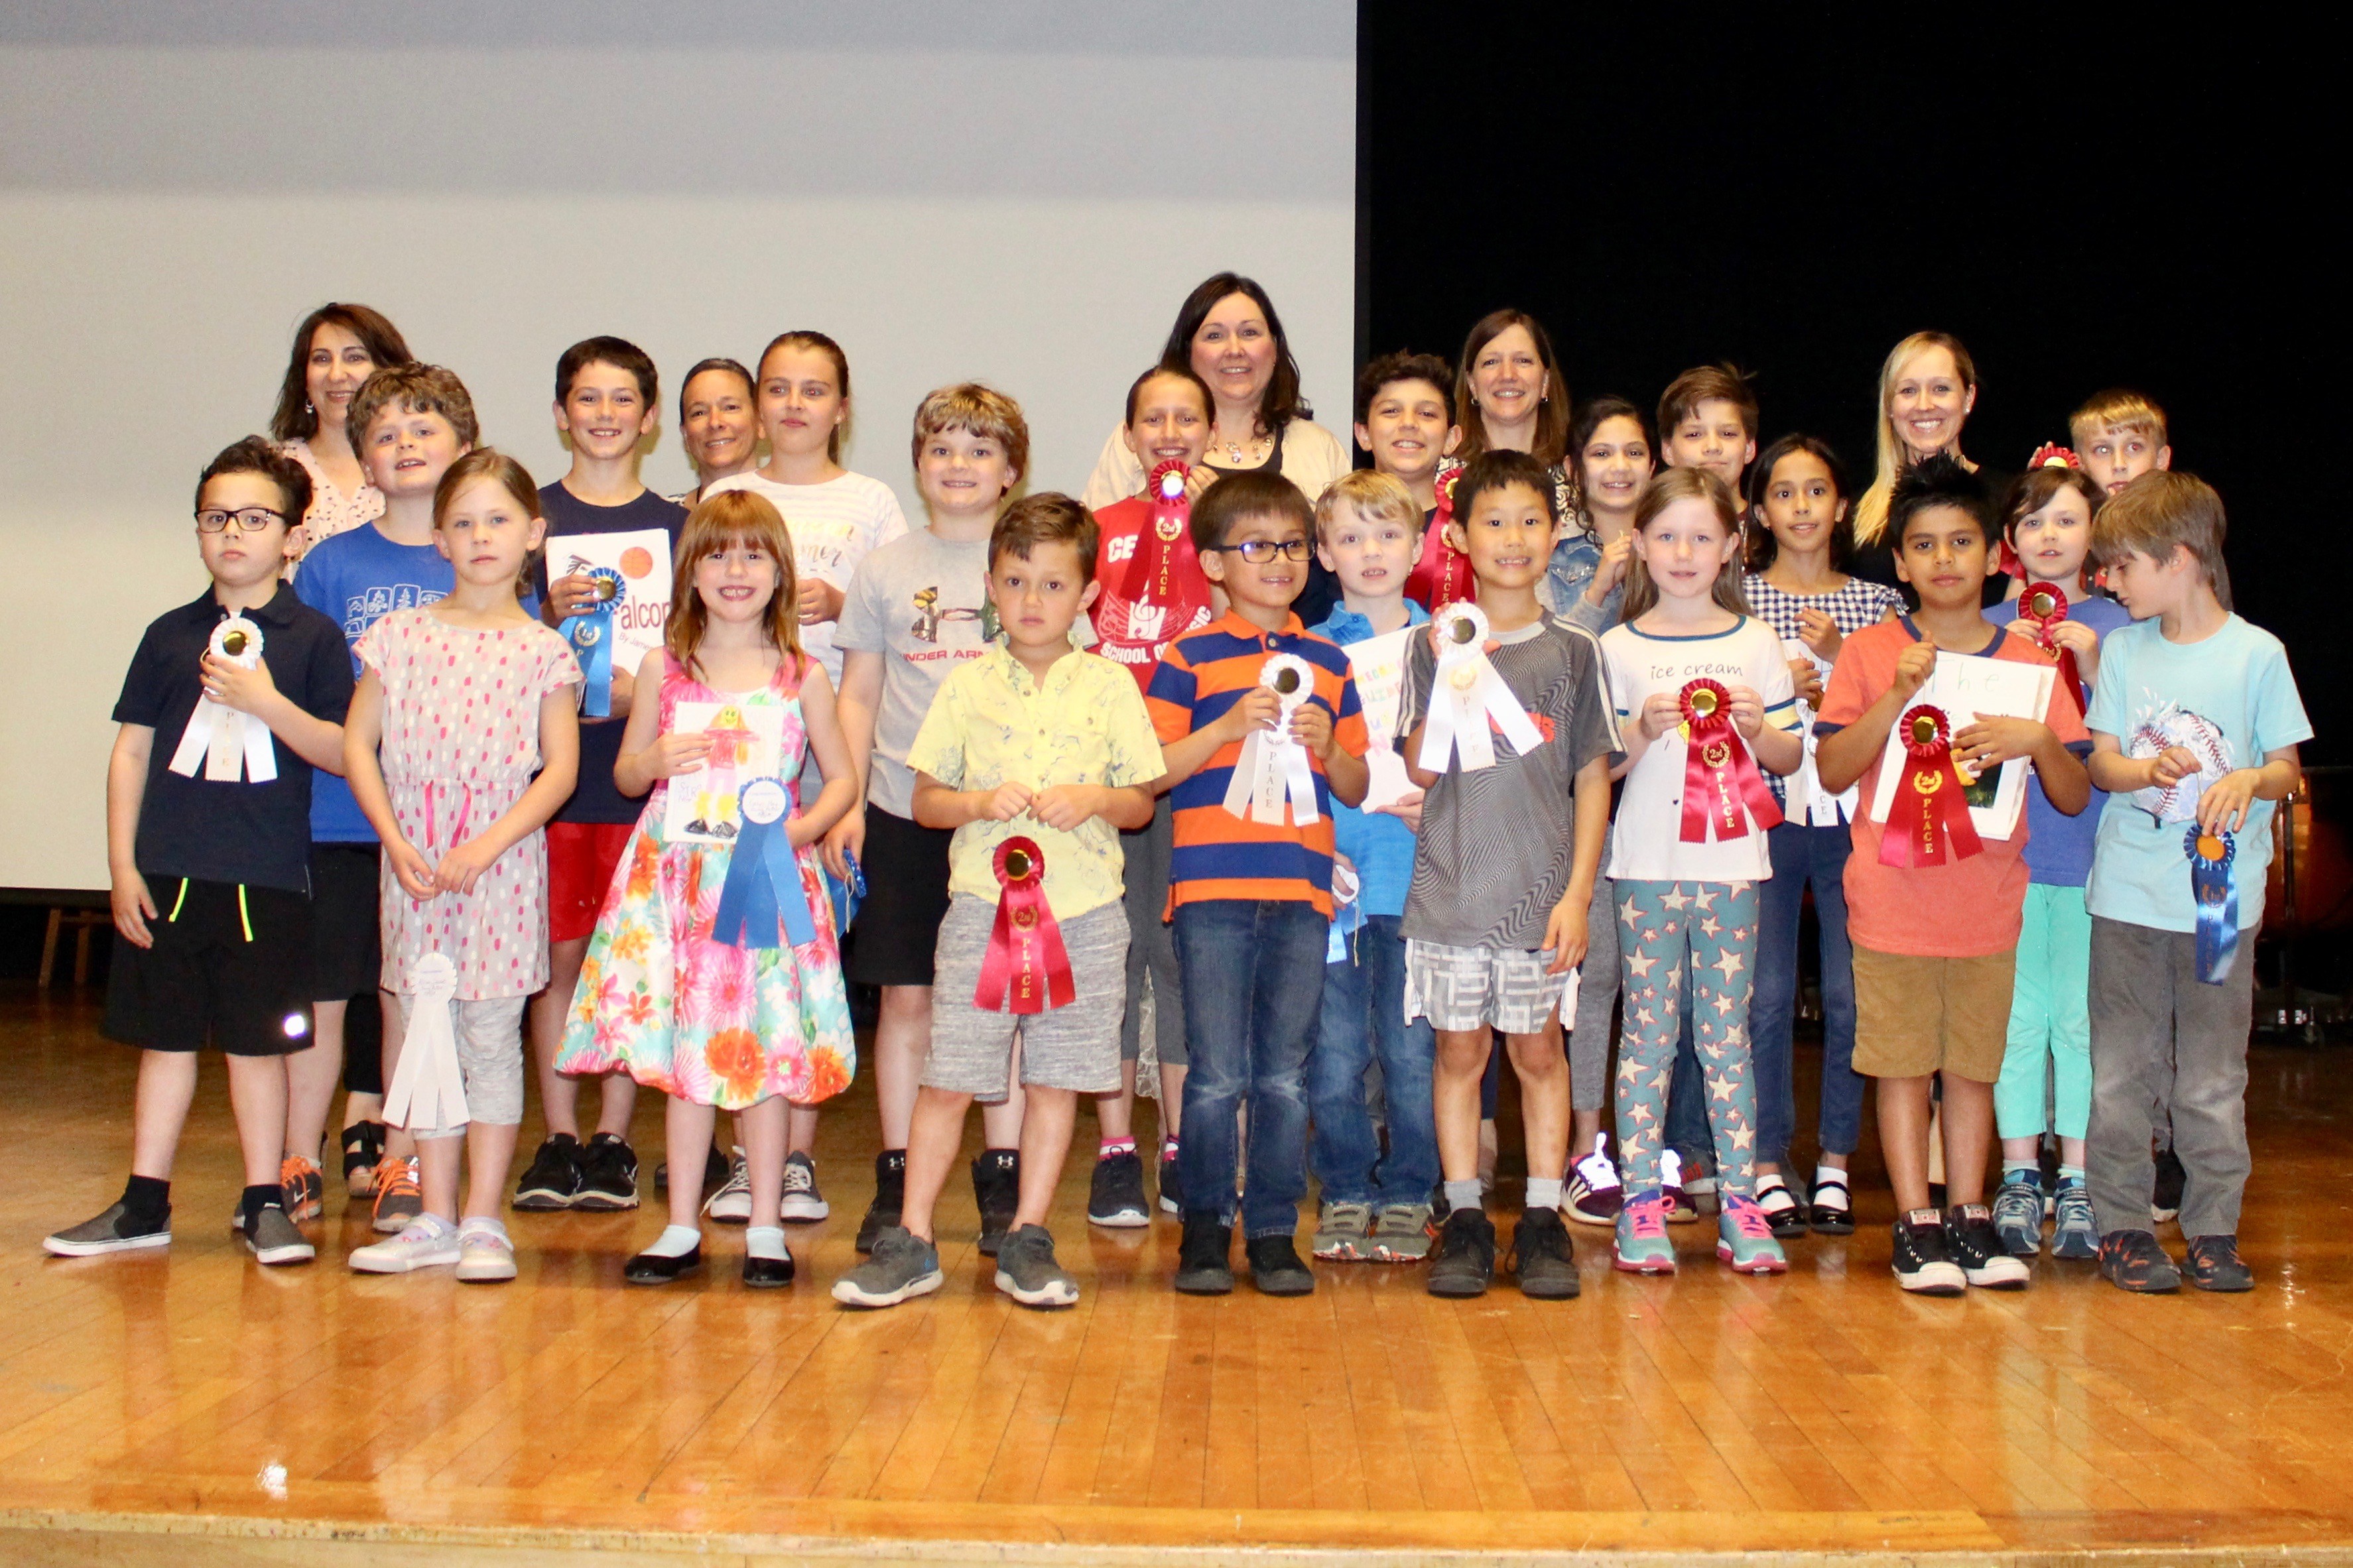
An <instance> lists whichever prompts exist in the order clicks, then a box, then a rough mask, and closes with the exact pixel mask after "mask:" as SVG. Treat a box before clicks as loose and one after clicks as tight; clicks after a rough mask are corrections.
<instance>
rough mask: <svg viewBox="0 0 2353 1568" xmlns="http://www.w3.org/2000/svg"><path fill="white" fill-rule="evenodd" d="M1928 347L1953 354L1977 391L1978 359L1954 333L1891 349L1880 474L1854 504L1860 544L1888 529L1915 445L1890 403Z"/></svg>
mask: <svg viewBox="0 0 2353 1568" xmlns="http://www.w3.org/2000/svg"><path fill="white" fill-rule="evenodd" d="M1926 349H1942V350H1944V351H1945V352H1946V353H1948V354H1951V355H1952V356H1953V370H1954V372H1955V373H1956V374H1958V375H1959V376H1960V378H1961V385H1962V387H1963V388H1964V389H1966V390H1968V391H1970V392H1975V391H1976V390H1977V385H1978V365H1977V361H1975V360H1973V359H1971V358H1969V351H1968V350H1967V349H1965V348H1963V347H1962V346H1961V340H1960V339H1958V338H1957V337H1955V336H1953V334H1952V333H1950V332H1915V333H1913V334H1912V335H1911V336H1910V337H1908V338H1905V340H1904V341H1903V342H1900V343H1897V344H1896V345H1895V346H1894V348H1892V349H1890V350H1888V351H1887V358H1886V360H1885V362H1884V363H1882V364H1881V365H1880V367H1879V413H1878V426H1877V437H1878V438H1877V442H1876V445H1877V447H1878V449H1879V473H1878V475H1877V477H1876V478H1874V479H1873V480H1872V481H1871V488H1870V489H1866V490H1864V491H1863V492H1862V496H1861V497H1860V498H1859V499H1857V500H1856V501H1855V503H1854V542H1855V543H1857V544H1859V545H1860V544H1876V543H1878V542H1879V536H1880V535H1881V534H1882V533H1883V532H1885V531H1886V529H1887V498H1888V496H1889V494H1890V493H1891V492H1892V491H1893V490H1894V489H1895V479H1896V476H1897V475H1899V474H1901V473H1902V472H1903V471H1904V470H1905V468H1906V467H1908V466H1909V465H1910V463H1911V460H1912V459H1911V457H1910V455H1909V454H1910V452H1911V448H1910V447H1906V446H1905V445H1904V443H1903V442H1902V441H1901V440H1899V439H1898V438H1897V437H1896V435H1895V421H1894V418H1893V417H1892V416H1890V415H1889V414H1888V412H1887V403H1888V399H1889V398H1890V397H1891V396H1893V395H1894V391H1895V378H1896V377H1897V376H1898V375H1901V374H1903V372H1904V367H1905V365H1906V364H1908V363H1911V361H1912V359H1913V357H1914V356H1915V355H1916V354H1918V353H1921V352H1922V351H1924V350H1926Z"/></svg>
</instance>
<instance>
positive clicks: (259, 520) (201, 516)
mask: <svg viewBox="0 0 2353 1568" xmlns="http://www.w3.org/2000/svg"><path fill="white" fill-rule="evenodd" d="M232 518H233V519H235V520H236V521H237V527H239V528H241V529H243V530H245V531H246V532H248V533H259V532H260V531H262V530H263V529H265V528H268V527H269V525H270V524H271V523H273V522H284V521H286V514H285V513H284V512H282V511H272V510H269V508H268V507H266V506H249V507H247V508H246V509H245V510H242V511H219V510H211V511H200V512H198V513H196V531H197V532H198V533H218V532H220V531H222V530H223V529H225V528H227V526H228V525H229V521H230V520H231V519H232Z"/></svg>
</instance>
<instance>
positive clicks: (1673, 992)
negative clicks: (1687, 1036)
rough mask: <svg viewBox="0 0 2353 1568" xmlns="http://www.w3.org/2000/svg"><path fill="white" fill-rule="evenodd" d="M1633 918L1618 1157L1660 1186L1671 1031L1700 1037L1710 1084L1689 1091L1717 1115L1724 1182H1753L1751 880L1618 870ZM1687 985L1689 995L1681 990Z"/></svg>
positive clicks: (1738, 1188) (1632, 1186)
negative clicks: (1686, 878) (1677, 878)
mask: <svg viewBox="0 0 2353 1568" xmlns="http://www.w3.org/2000/svg"><path fill="white" fill-rule="evenodd" d="M1610 887H1611V889H1612V890H1613V891H1614V892H1615V893H1616V895H1617V900H1618V909H1619V911H1620V917H1621V918H1622V919H1623V920H1624V921H1625V929H1624V931H1622V932H1621V933H1620V944H1619V952H1620V958H1619V961H1618V967H1619V986H1620V1006H1621V1010H1622V1011H1623V1013H1624V1016H1625V1024H1624V1033H1623V1034H1622V1035H1621V1036H1620V1039H1619V1044H1618V1169H1619V1172H1620V1174H1621V1176H1622V1177H1623V1179H1624V1181H1625V1184H1626V1190H1627V1192H1629V1193H1643V1192H1655V1191H1656V1190H1657V1189H1658V1186H1659V1184H1660V1175H1659V1150H1660V1142H1661V1133H1662V1124H1667V1125H1671V1123H1669V1121H1668V1117H1669V1115H1670V1106H1671V1105H1672V1102H1673V1101H1674V1100H1682V1099H1683V1098H1685V1097H1684V1096H1683V1095H1682V1094H1681V1093H1680V1092H1675V1091H1671V1090H1670V1088H1669V1085H1670V1081H1671V1079H1672V1078H1673V1073H1674V1069H1673V1062H1674V1056H1675V1040H1676V1037H1677V1036H1678V1035H1679V1034H1680V1033H1681V1031H1682V1028H1683V1024H1684V1022H1685V1020H1689V1022H1690V1024H1691V1026H1692V1030H1693V1034H1694V1037H1695V1038H1696V1041H1697V1045H1698V1050H1699V1056H1700V1063H1701V1083H1702V1085H1703V1086H1704V1088H1703V1090H1702V1091H1695V1092H1694V1093H1692V1094H1691V1095H1690V1096H1689V1097H1688V1098H1689V1100H1690V1102H1691V1105H1692V1109H1693V1110H1696V1111H1698V1112H1699V1119H1700V1122H1701V1125H1702V1126H1703V1127H1708V1126H1710V1125H1711V1124H1712V1126H1713V1131H1714V1138H1713V1144H1714V1149H1715V1171H1716V1178H1717V1181H1718V1183H1719V1184H1720V1187H1721V1190H1722V1191H1723V1192H1725V1194H1739V1195H1741V1196H1743V1197H1746V1196H1747V1195H1748V1194H1750V1193H1751V1192H1752V1191H1753V1190H1754V1187H1755V1181H1754V1177H1753V1173H1752V1168H1751V1161H1752V1159H1753V1157H1754V1154H1755V1151H1756V1127H1755V1118H1756V1110H1757V1098H1756V1080H1755V1075H1754V1074H1753V1073H1752V1072H1751V1071H1750V1067H1749V1058H1748V994H1749V972H1750V968H1751V964H1750V962H1749V961H1750V960H1752V959H1753V958H1754V957H1755V955H1756V951H1757V925H1756V921H1757V884H1756V883H1754V882H1729V883H1726V882H1644V881H1633V880H1622V881H1615V882H1612V883H1611V884H1610ZM1686 994H1688V996H1689V998H1690V1002H1689V1005H1685V1003H1684V1000H1683V998H1684V997H1685V995H1686Z"/></svg>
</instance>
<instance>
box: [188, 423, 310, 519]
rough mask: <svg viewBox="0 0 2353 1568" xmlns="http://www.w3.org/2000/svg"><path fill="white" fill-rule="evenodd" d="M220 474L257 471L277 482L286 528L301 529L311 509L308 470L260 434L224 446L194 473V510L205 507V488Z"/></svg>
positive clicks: (274, 482) (252, 472) (264, 477)
mask: <svg viewBox="0 0 2353 1568" xmlns="http://www.w3.org/2000/svg"><path fill="white" fill-rule="evenodd" d="M222 474H259V475H260V476H261V477H262V478H263V479H268V480H269V482H270V483H271V484H273V485H276V486H277V487H278V494H279V498H280V500H281V501H282V502H283V503H284V506H285V511H286V526H287V527H289V528H300V527H301V525H302V514H303V513H304V512H306V511H308V510H311V470H310V469H308V468H304V467H303V466H302V465H301V464H300V463H298V462H296V461H295V460H294V459H293V458H290V457H288V456H287V455H286V454H285V453H283V452H281V451H280V450H279V449H278V447H276V446H274V445H272V444H271V443H270V442H269V441H268V440H266V439H264V438H263V437H259V436H248V437H246V438H245V439H244V440H242V441H236V442H232V443H230V444H229V445H228V446H226V447H222V448H221V449H220V451H219V452H217V453H216V454H215V455H214V458H213V460H212V461H211V462H209V463H206V465H205V471H204V472H203V473H201V474H198V475H197V476H196V502H195V504H196V507H197V510H203V508H204V504H205V487H206V485H208V484H210V483H212V482H213V480H214V479H217V478H218V477H219V476H221V475H222Z"/></svg>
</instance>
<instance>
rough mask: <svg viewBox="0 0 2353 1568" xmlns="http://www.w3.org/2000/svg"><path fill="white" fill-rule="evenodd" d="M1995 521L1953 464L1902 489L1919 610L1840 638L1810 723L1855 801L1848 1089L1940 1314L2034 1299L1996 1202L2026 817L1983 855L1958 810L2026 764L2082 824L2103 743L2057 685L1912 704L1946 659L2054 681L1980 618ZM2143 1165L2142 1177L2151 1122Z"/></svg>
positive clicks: (1922, 468) (1923, 1287)
mask: <svg viewBox="0 0 2353 1568" xmlns="http://www.w3.org/2000/svg"><path fill="white" fill-rule="evenodd" d="M1991 510H1992V507H1991V505H1990V503H1989V500H1987V497H1986V494H1985V489H1984V487H1983V486H1982V485H1981V484H1980V483H1979V482H1978V479H1977V477H1976V476H1975V475H1974V474H1972V473H1970V472H1969V470H1968V469H1967V468H1962V467H1961V465H1960V464H1959V462H1958V461H1957V460H1956V459H1954V458H1949V457H1937V458H1928V459H1927V460H1926V461H1923V462H1920V463H1916V464H1915V465H1913V466H1912V467H1911V468H1906V469H1905V471H1904V473H1903V475H1902V477H1901V478H1900V479H1897V481H1896V483H1895V488H1894V491H1893V492H1892V495H1891V499H1890V501H1889V506H1888V513H1887V529H1886V533H1887V538H1888V540H1889V542H1890V543H1891V545H1892V547H1893V549H1894V560H1895V570H1896V572H1897V574H1899V575H1900V576H1901V577H1902V578H1903V580H1904V581H1905V583H1906V584H1909V585H1910V586H1911V588H1912V590H1913V592H1914V593H1915V594H1917V595H1919V600H1920V607H1919V609H1918V610H1916V611H1915V612H1914V613H1913V614H1912V615H1911V616H1908V617H1902V618H1898V619H1896V620H1892V621H1882V622H1880V623H1879V624H1878V625H1876V626H1865V627H1864V628H1863V629H1862V630H1861V631H1859V632H1853V633H1850V634H1849V635H1848V636H1847V637H1846V639H1845V642H1844V645H1843V646H1842V647H1840V649H1839V657H1838V663H1837V664H1836V666H1835V667H1834V668H1832V669H1831V679H1830V685H1829V687H1828V689H1826V690H1825V691H1824V693H1823V696H1822V704H1821V711H1820V713H1819V714H1818V715H1817V716H1816V717H1815V720H1814V734H1815V736H1816V737H1817V744H1816V750H1815V754H1814V771H1815V773H1816V776H1817V777H1819V778H1820V781H1821V787H1822V788H1824V789H1826V790H1831V791H1834V792H1835V791H1842V790H1844V789H1846V788H1847V787H1848V786H1849V785H1852V784H1857V783H1858V782H1859V783H1860V784H1861V785H1862V794H1861V795H1860V797H1859V798H1860V802H1861V806H1862V809H1861V810H1859V811H1857V812H1855V813H1854V814H1853V833H1854V848H1853V852H1852V854H1851V855H1849V856H1848V858H1847V863H1846V907H1847V932H1848V934H1849V936H1850V937H1851V938H1852V942H1853V945H1854V1008H1855V1028H1854V1070H1855V1071H1857V1072H1859V1073H1862V1074H1865V1075H1867V1076H1869V1077H1872V1078H1875V1079H1878V1080H1879V1085H1878V1090H1877V1101H1878V1110H1879V1142H1880V1148H1881V1150H1882V1152H1883V1153H1884V1154H1885V1156H1886V1160H1887V1173H1888V1179H1889V1181H1890V1183H1891V1184H1893V1185H1894V1188H1895V1204H1896V1208H1897V1215H1896V1220H1895V1226H1894V1258H1893V1260H1892V1262H1893V1267H1894V1271H1895V1278H1896V1281H1897V1283H1899V1284H1900V1285H1902V1286H1903V1288H1904V1289H1906V1290H1913V1291H1918V1292H1921V1293H1924V1294H1928V1295H1940V1296H1954V1295H1959V1294H1962V1293H1963V1292H1964V1291H1965V1290H1966V1289H1967V1288H1968V1286H1971V1285H1978V1286H1985V1287H1992V1288H1997V1289H2019V1288H2021V1287H2023V1286H2024V1285H2025V1284H2026V1282H2027V1270H2026V1266H2025V1265H2024V1264H2023V1263H2021V1262H2020V1261H2019V1260H2018V1259H2017V1258H2012V1257H2010V1255H2009V1254H2008V1253H2006V1252H2004V1251H2003V1250H2002V1248H2001V1244H2000V1239H1999V1238H1998V1237H1996V1236H1995V1234H1994V1228H1993V1214H1992V1211H1991V1210H1989V1208H1988V1207H1987V1206H1986V1205H1985V1202H1984V1196H1985V1167H1986V1157H1987V1154H1988V1152H1989V1150H1988V1147H1987V1146H1988V1145H1989V1143H1990V1142H1992V1138H1993V1085H1994V1081H1995V1080H1996V1079H1999V1078H2000V1076H2001V1061H2002V1054H2003V1042H2004V1037H2005V1034H2006V1025H2007V1020H2008V1019H2009V1016H2010V994H2011V991H2012V990H2013V988H2014V972H2015V964H2016V949H2017V947H2018V936H2019V931H2020V927H2021V910H2022V908H2023V906H2024V904H2025V901H2026V886H2027V869H2026V863H2025V860H2024V858H2023V852H2024V850H2025V847H2026V838H2027V833H2028V830H2029V827H2030V826H2031V824H2030V823H2029V822H2028V819H2027V818H2026V817H2025V816H2023V815H2022V814H2021V817H2020V819H2019V826H2018V827H2017V828H2015V829H2014V830H2013V832H2012V834H2011V836H2010V837H2008V838H1991V837H1984V836H1981V835H1980V834H1978V832H1977V830H1976V828H1975V827H1974V826H1973V825H1972V824H1971V821H1970V817H1969V803H1968V799H1967V798H1966V796H1965V795H1964V794H1963V792H1964V790H1965V789H1966V788H1967V787H1968V785H1969V784H1971V783H1972V782H1973V781H1974V779H1975V778H1976V777H1977V776H1978V775H1979V774H1983V773H1989V772H1990V771H1992V770H1994V769H1996V768H1998V767H2000V765H2001V764H2002V763H2005V762H2008V761H2010V760H2013V759H2024V760H2027V761H2030V762H2031V763H2032V764H2033V767H2034V772H2035V774H2036V776H2037V777H2038V778H2039V779H2040V780H2041V782H2042V790H2043V794H2044V795H2045V796H2046V797H2047V798H2048V799H2049V801H2050V803H2051V805H2052V806H2053V807H2054V808H2056V809H2057V810H2058V811H2060V812H2062V813H2064V814H2071V815H2072V814H2073V813H2075V812H2079V811H2081V810H2083V809H2084V803H2085V801H2087V800H2088V799H2089V798H2090V796H2091V783H2090V780H2089V779H2088V778H2086V777H2085V775H2084V764H2083V763H2081V762H2080V761H2079V760H2078V755H2079V753H2080V752H2082V751H2084V750H2085V749H2087V748H2088V746H2089V743H2090V742H2089V740H2088V737H2086V736H2085V734H2084V722H2083V717H2082V715H2081V714H2080V713H2079V712H2078V711H2077V710H2076V707H2075V703H2074V700H2073V699H2072V698H2071V697H2070V696H2069V695H2068V694H2067V693H2066V692H2064V691H2062V690H2060V689H2058V686H2057V683H2056V682H2054V683H2053V685H2052V692H2051V695H2050V698H2049V700H2048V701H2047V703H2046V705H2045V709H2044V712H2043V716H2042V718H2041V719H2040V720H2036V719H2031V718H2021V717H2015V716H1992V717H1984V718H1978V717H1976V716H1974V715H1969V714H1950V715H1948V714H1947V713H1945V712H1943V711H1941V710H1938V709H1937V708H1936V707H1935V706H1934V705H1932V704H1929V703H1925V702H1919V701H1916V700H1915V699H1916V698H1917V697H1918V695H1919V692H1920V689H1921V688H1922V687H1923V686H1925V685H1926V684H1927V683H1928V680H1929V678H1930V677H1931V676H1932V675H1934V674H1935V673H1936V666H1937V663H1938V661H1939V660H1941V659H1947V658H1989V659H2001V660H2006V661H2010V662H2013V663H2020V664H2034V665H2041V666H2043V667H2045V668H2047V667H2048V664H2049V660H2048V659H2047V658H2046V657H2045V656H2044V654H2043V653H2042V650H2041V649H2040V648H2038V647H2035V646H2034V645H2033V644H2032V643H2031V642H2030V641H2029V640H2028V639H2026V638H2025V637H2020V636H2018V635H2016V634H2015V633H2014V632H2010V631H2005V630H2004V629H2003V628H2001V627H2000V626H1995V625H1993V624H1992V623H1991V622H1989V621H1988V620H1987V619H1986V617H1985V614H1984V612H1983V611H1982V610H1981V609H1980V608H1979V607H1978V606H1979V605H1980V603H1981V600H1982V595H1983V594H1984V591H1985V582H1986V579H1987V578H1988V577H1989V576H1992V575H1993V574H1997V573H1999V572H2000V569H2001V568H2000V559H1999V557H1998V556H1997V555H1996V554H1995V552H1994V550H1993V531H1992V529H1991V527H1990V526H1989V521H1988V520H1989V513H1990V512H1991ZM1956 730H1957V732H1956ZM1891 734H1894V735H1897V736H1899V737H1900V740H1899V744H1900V745H1901V746H1902V747H1903V752H1902V753H1901V755H1900V757H1899V759H1898V760H1897V761H1896V762H1895V763H1894V765H1893V766H1892V767H1891V768H1890V769H1889V771H1888V776H1889V777H1890V778H1891V779H1892V780H1893V784H1892V785H1891V787H1890V789H1889V790H1888V792H1887V793H1889V794H1891V795H1894V797H1895V798H1894V799H1892V800H1882V799H1881V798H1879V797H1880V794H1881V789H1880V782H1881V776H1882V770H1883V756H1884V753H1885V752H1886V751H1887V748H1888V737H1889V736H1890V735H1891ZM1963 769H1967V770H1968V772H1967V773H1963V772H1962V770H1963ZM1939 1073H1941V1074H1942V1075H1943V1079H1944V1116H1943V1123H1944V1142H1945V1180H1946V1184H1947V1193H1948V1194H1949V1196H1950V1197H1951V1199H1952V1205H1951V1207H1950V1208H1949V1209H1948V1210H1947V1211H1946V1212H1945V1213H1943V1214H1939V1213H1937V1211H1936V1209H1935V1208H1933V1207H1931V1206H1930V1205H1929V1202H1928V1127H1929V1088H1930V1080H1931V1079H1933V1078H1934V1077H1935V1076H1936V1075H1937V1074H1939ZM2142 1148H2143V1151H2144V1152H2143V1158H2144V1159H2146V1158H2147V1152H2146V1151H2147V1131H2146V1123H2145V1122H2144V1131H2143V1134H2142Z"/></svg>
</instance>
